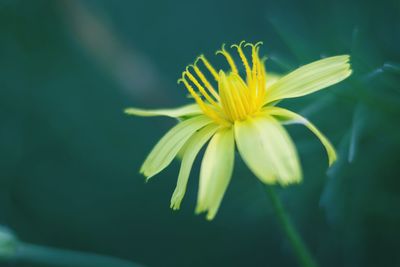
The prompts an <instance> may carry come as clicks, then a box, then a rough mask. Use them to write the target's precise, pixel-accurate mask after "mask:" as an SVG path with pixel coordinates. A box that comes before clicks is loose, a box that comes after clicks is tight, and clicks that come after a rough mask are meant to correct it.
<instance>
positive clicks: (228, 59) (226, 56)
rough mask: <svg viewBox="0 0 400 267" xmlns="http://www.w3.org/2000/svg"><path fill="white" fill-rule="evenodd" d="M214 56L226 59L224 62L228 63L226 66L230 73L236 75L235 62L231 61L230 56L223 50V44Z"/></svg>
mask: <svg viewBox="0 0 400 267" xmlns="http://www.w3.org/2000/svg"><path fill="white" fill-rule="evenodd" d="M215 54H216V55H218V54H222V55H223V56H224V57H225V58H226V61H228V64H229V66H230V67H231V69H232V72H233V73H238V70H237V68H236V65H235V62H234V61H233V59H232V57H231V55H230V54H229V53H228V51H226V50H225V44H223V45H222V48H221V50H218V51H217V52H216V53H215Z"/></svg>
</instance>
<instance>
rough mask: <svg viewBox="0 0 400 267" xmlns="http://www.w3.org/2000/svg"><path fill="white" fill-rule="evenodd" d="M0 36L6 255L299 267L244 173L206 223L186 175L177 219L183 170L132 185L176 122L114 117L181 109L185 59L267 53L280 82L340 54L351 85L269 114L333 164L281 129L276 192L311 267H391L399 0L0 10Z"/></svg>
mask: <svg viewBox="0 0 400 267" xmlns="http://www.w3.org/2000/svg"><path fill="white" fill-rule="evenodd" d="M0 29H1V30H0V55H1V56H0V123H1V126H0V224H1V225H3V226H4V227H7V228H8V229H11V230H12V231H13V232H14V233H15V235H16V236H18V238H19V240H23V241H24V242H27V243H29V244H36V245H41V246H46V247H49V248H57V249H66V250H73V251H80V252H85V253H86V252H88V253H96V254H99V255H108V256H112V257H115V258H121V259H125V260H128V261H132V262H136V263H140V264H142V265H143V266H149V267H153V266H154V267H156V266H160V267H163V266H167V267H168V266H170V267H184V266H193V267H196V266H297V265H296V264H297V263H296V260H295V257H294V255H293V253H292V250H291V248H290V246H289V244H288V242H287V240H286V239H285V238H284V235H283V234H282V232H281V231H280V228H279V225H278V224H277V221H276V218H275V215H274V213H273V210H272V208H271V205H270V202H269V200H268V198H267V196H266V194H265V192H264V189H263V187H262V185H261V184H260V183H259V182H258V181H257V179H256V178H255V177H253V176H252V174H251V173H250V171H249V170H248V169H247V168H246V166H245V165H244V164H243V163H242V162H241V161H240V157H237V159H236V162H237V164H236V165H235V171H234V176H233V179H232V183H231V184H230V186H229V188H228V191H227V194H226V195H225V197H224V200H223V203H222V206H221V208H220V211H219V213H218V215H217V217H216V219H215V220H214V221H212V222H208V221H206V220H205V219H204V217H203V216H196V215H195V214H194V208H195V202H196V194H197V186H198V165H199V164H198V162H197V163H196V165H195V168H194V170H193V172H192V176H191V178H190V182H189V186H188V192H187V194H186V196H185V199H184V202H183V205H182V208H181V210H180V211H178V212H174V211H172V210H170V209H169V201H170V197H171V195H172V192H173V189H174V187H175V184H176V178H177V174H178V168H179V164H178V162H175V163H174V164H172V165H171V166H170V167H169V168H168V169H166V171H164V172H163V173H161V174H159V175H157V176H156V177H154V178H153V179H152V180H151V181H150V182H148V183H145V182H144V177H142V176H141V175H140V174H139V172H138V170H139V168H140V165H141V163H142V162H143V160H144V158H145V157H146V155H147V153H148V152H149V151H150V149H151V148H152V146H153V145H154V144H155V142H156V141H157V140H158V139H159V138H160V137H161V136H162V135H163V134H164V133H165V132H166V131H167V130H168V129H169V128H170V127H171V126H172V125H174V124H175V121H174V120H172V119H165V118H136V117H129V116H126V115H125V114H124V113H123V110H124V108H126V107H130V106H135V107H142V108H160V107H175V106H179V105H182V104H185V103H188V102H189V101H192V100H191V99H188V98H187V97H186V96H187V93H186V91H185V89H184V88H183V87H182V85H177V84H176V80H177V79H178V78H179V77H180V74H181V72H182V71H183V70H184V68H185V67H186V65H187V64H189V63H191V62H193V60H194V59H195V57H196V56H198V55H199V54H201V53H204V54H206V55H207V56H208V58H209V59H210V60H212V61H215V62H220V61H219V59H217V57H215V56H214V51H216V50H217V49H219V48H220V46H221V44H222V43H227V44H231V43H237V42H240V41H241V40H247V41H251V42H256V41H263V42H264V45H263V46H262V49H261V54H265V55H266V56H268V60H267V63H266V64H267V68H268V69H270V70H271V71H273V72H276V73H282V74H284V73H287V72H288V71H290V70H292V69H294V68H296V67H298V66H300V65H303V64H306V63H309V62H312V61H314V60H317V59H319V58H321V57H324V56H332V55H338V54H350V55H351V62H352V68H353V71H354V72H353V75H352V76H351V78H350V79H347V80H346V81H344V82H342V83H340V84H338V85H335V86H332V87H331V88H329V89H327V90H323V91H321V92H318V93H315V94H313V95H310V96H307V97H304V98H301V99H293V100H288V101H284V102H282V105H283V106H286V107H289V108H290V109H291V110H293V111H296V112H299V113H300V114H302V115H304V116H306V117H307V118H309V119H310V120H311V121H312V122H313V123H315V124H316V125H317V126H318V127H319V129H320V130H321V131H322V132H324V133H325V134H326V135H327V136H328V137H329V138H330V139H331V140H332V143H333V144H334V146H335V147H336V148H337V150H338V155H339V161H338V162H337V163H336V164H335V165H334V166H333V167H332V168H330V169H329V170H328V166H327V158H326V156H325V153H324V149H323V147H322V146H321V144H320V143H319V141H318V140H317V139H316V138H315V137H314V136H313V135H312V134H311V133H309V132H308V131H307V130H306V129H305V128H302V127H299V126H289V127H288V130H289V132H290V134H291V136H292V137H293V139H294V140H295V142H296V145H297V146H298V149H299V154H300V157H301V161H302V165H303V171H304V182H303V183H302V184H300V185H297V186H291V187H288V188H279V189H278V193H279V195H280V197H281V199H282V201H283V203H284V205H285V207H286V208H287V210H288V212H289V214H290V216H291V218H292V220H293V222H294V223H295V224H296V226H297V228H298V230H299V232H300V233H301V235H302V236H303V238H304V240H305V242H306V243H307V244H308V246H309V248H310V250H311V252H312V253H313V254H314V256H315V258H316V260H317V261H318V262H319V264H320V266H331V267H336V266H363V267H365V266H400V254H399V253H398V250H399V248H400V209H399V207H400V174H399V173H400V119H399V118H400V83H399V82H400V2H399V1H398V0H382V1H374V0H350V1H345V0H335V1H334V0H332V1H320V0H301V1H286V0H284V1H272V0H268V1H262V0H230V1H228V0H225V1H213V0H201V1H184V0H179V1H150V0H149V1H138V0H136V1H95V0H92V1H74V0H64V1H51V0H48V1H45V0H36V1H22V0H1V1H0ZM0 255H1V254H0ZM0 266H43V263H41V264H39V263H34V262H30V261H29V260H19V259H18V258H13V259H12V260H4V261H1V262H0ZM49 266H59V265H58V264H57V263H54V264H52V265H49ZM60 266H63V265H61V264H60ZM76 266H79V265H76ZM82 266H83V265H82Z"/></svg>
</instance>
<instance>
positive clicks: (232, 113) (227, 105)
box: [218, 70, 238, 120]
mask: <svg viewBox="0 0 400 267" xmlns="http://www.w3.org/2000/svg"><path fill="white" fill-rule="evenodd" d="M218 86H219V87H218V89H219V94H220V96H221V103H222V105H223V106H224V110H225V111H226V113H227V115H228V117H229V118H230V119H231V120H235V118H237V117H238V114H237V111H236V108H235V105H234V104H233V99H232V95H231V94H230V90H229V89H230V88H229V84H228V82H227V80H226V76H225V73H224V72H223V71H222V70H221V71H220V72H219V84H218Z"/></svg>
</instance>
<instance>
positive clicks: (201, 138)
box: [171, 124, 219, 210]
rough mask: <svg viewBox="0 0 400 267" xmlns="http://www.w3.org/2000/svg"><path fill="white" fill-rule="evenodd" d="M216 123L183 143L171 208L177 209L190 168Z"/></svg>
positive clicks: (213, 130)
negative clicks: (183, 148)
mask: <svg viewBox="0 0 400 267" xmlns="http://www.w3.org/2000/svg"><path fill="white" fill-rule="evenodd" d="M218 127H219V126H218V125H216V124H210V125H208V126H206V127H204V128H203V129H201V130H200V131H198V132H197V133H195V134H194V135H193V136H192V137H191V138H190V139H189V140H188V141H187V142H186V145H185V152H184V153H183V157H182V163H181V168H180V170H179V176H178V181H177V184H176V188H175V191H174V193H173V195H172V198H171V208H172V209H174V210H177V209H179V207H180V205H181V202H182V199H183V196H184V195H185V192H186V185H187V182H188V179H189V174H190V170H191V169H192V165H193V162H194V160H195V159H196V156H197V154H198V153H199V151H200V149H201V148H202V147H203V146H204V144H205V143H206V142H207V141H208V140H209V139H210V138H211V136H212V135H213V134H214V133H215V132H216V131H217V129H218Z"/></svg>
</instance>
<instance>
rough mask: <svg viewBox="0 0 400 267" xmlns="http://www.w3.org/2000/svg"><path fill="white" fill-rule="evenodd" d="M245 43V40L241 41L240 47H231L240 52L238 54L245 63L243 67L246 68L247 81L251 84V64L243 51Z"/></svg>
mask: <svg viewBox="0 0 400 267" xmlns="http://www.w3.org/2000/svg"><path fill="white" fill-rule="evenodd" d="M243 43H245V41H244V40H243V41H241V42H240V44H239V45H236V44H234V45H232V46H231V47H232V48H234V47H236V49H237V51H238V54H239V56H240V59H241V60H242V62H243V66H244V68H245V70H246V79H247V81H248V82H250V80H251V69H250V65H249V62H248V61H247V58H246V56H245V55H244V53H243V50H242V45H243Z"/></svg>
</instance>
